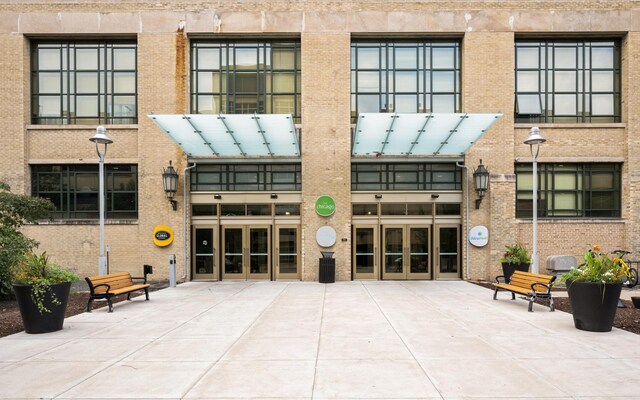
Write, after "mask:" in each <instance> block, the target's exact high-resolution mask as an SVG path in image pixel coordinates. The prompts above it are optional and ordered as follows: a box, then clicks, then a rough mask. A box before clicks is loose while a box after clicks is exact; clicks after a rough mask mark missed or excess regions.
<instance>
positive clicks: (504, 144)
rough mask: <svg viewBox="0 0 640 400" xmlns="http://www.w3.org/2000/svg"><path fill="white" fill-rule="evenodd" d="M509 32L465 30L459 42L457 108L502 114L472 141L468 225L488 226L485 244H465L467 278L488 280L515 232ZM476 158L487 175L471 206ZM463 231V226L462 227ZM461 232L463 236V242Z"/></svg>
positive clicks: (511, 73) (510, 44)
mask: <svg viewBox="0 0 640 400" xmlns="http://www.w3.org/2000/svg"><path fill="white" fill-rule="evenodd" d="M513 46H514V36H513V33H512V32H467V33H466V34H465V37H464V40H463V43H462V60H463V63H462V111H464V112H477V113H481V112H482V113H487V112H491V113H494V112H502V113H503V114H504V115H503V117H502V118H501V119H500V120H499V121H498V122H497V123H496V124H495V125H493V127H492V128H491V129H490V130H489V131H488V132H487V133H486V134H485V135H484V136H483V137H482V139H480V140H479V141H478V142H477V143H476V144H474V145H473V147H472V148H471V150H470V151H469V153H468V154H467V156H466V164H467V165H468V166H469V182H468V186H467V187H468V188H469V202H470V206H469V208H470V216H469V218H470V221H469V226H470V227H473V226H475V225H485V226H486V227H487V228H489V244H488V245H487V246H486V247H483V248H475V247H473V246H470V247H469V262H470V275H471V278H472V279H489V278H492V277H495V276H496V275H498V274H497V272H498V271H499V267H500V264H499V263H498V259H499V258H500V257H501V255H502V252H503V249H504V246H505V245H506V244H508V243H511V242H513V240H514V236H515V233H516V230H515V228H516V227H515V223H514V218H515V176H514V173H513V160H514V156H513V154H514V146H517V145H519V143H514V134H513V93H514V90H515V87H514V78H513V71H514V49H513ZM480 159H482V161H483V163H484V164H485V165H486V166H487V168H488V169H489V172H490V173H491V178H490V183H489V192H488V193H487V196H486V197H485V199H484V200H483V201H482V204H481V205H480V209H479V210H476V209H475V202H474V200H475V198H476V193H475V190H474V189H473V176H472V174H473V168H475V167H477V165H478V163H479V161H480ZM463 230H464V227H463ZM466 236H467V235H463V240H467V237H466Z"/></svg>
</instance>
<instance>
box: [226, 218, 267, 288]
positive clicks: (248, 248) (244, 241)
mask: <svg viewBox="0 0 640 400" xmlns="http://www.w3.org/2000/svg"><path fill="white" fill-rule="evenodd" d="M270 244H271V232H270V228H269V226H268V225H264V226H257V225H250V226H247V225H240V226H223V227H222V262H223V264H222V279H270V278H271V251H270Z"/></svg>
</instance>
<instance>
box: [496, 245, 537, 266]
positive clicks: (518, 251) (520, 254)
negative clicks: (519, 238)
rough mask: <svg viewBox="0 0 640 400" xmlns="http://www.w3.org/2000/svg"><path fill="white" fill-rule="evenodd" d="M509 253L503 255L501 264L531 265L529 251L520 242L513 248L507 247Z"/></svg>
mask: <svg viewBox="0 0 640 400" xmlns="http://www.w3.org/2000/svg"><path fill="white" fill-rule="evenodd" d="M505 247H506V249H507V251H505V253H504V254H503V255H502V258H501V259H500V262H501V263H507V264H531V257H530V256H529V252H528V251H527V249H525V248H524V246H522V244H520V242H515V243H514V244H513V245H511V246H505Z"/></svg>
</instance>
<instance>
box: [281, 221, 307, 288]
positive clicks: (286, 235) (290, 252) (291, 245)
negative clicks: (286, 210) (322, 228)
mask: <svg viewBox="0 0 640 400" xmlns="http://www.w3.org/2000/svg"><path fill="white" fill-rule="evenodd" d="M275 246H276V248H275V252H276V255H275V259H274V262H275V270H276V279H300V272H301V271H300V269H301V268H300V228H299V227H298V226H294V225H287V226H282V225H276V239H275Z"/></svg>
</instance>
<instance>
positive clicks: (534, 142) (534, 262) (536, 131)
mask: <svg viewBox="0 0 640 400" xmlns="http://www.w3.org/2000/svg"><path fill="white" fill-rule="evenodd" d="M546 141H547V139H545V138H543V137H542V135H541V134H540V128H538V127H535V126H534V127H533V128H531V131H530V132H529V137H528V138H527V140H525V141H524V144H528V145H529V151H530V152H531V159H532V161H533V251H532V252H531V272H533V273H534V274H537V273H538V163H537V158H538V153H539V152H540V144H542V143H544V142H546ZM534 147H535V151H534Z"/></svg>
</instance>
